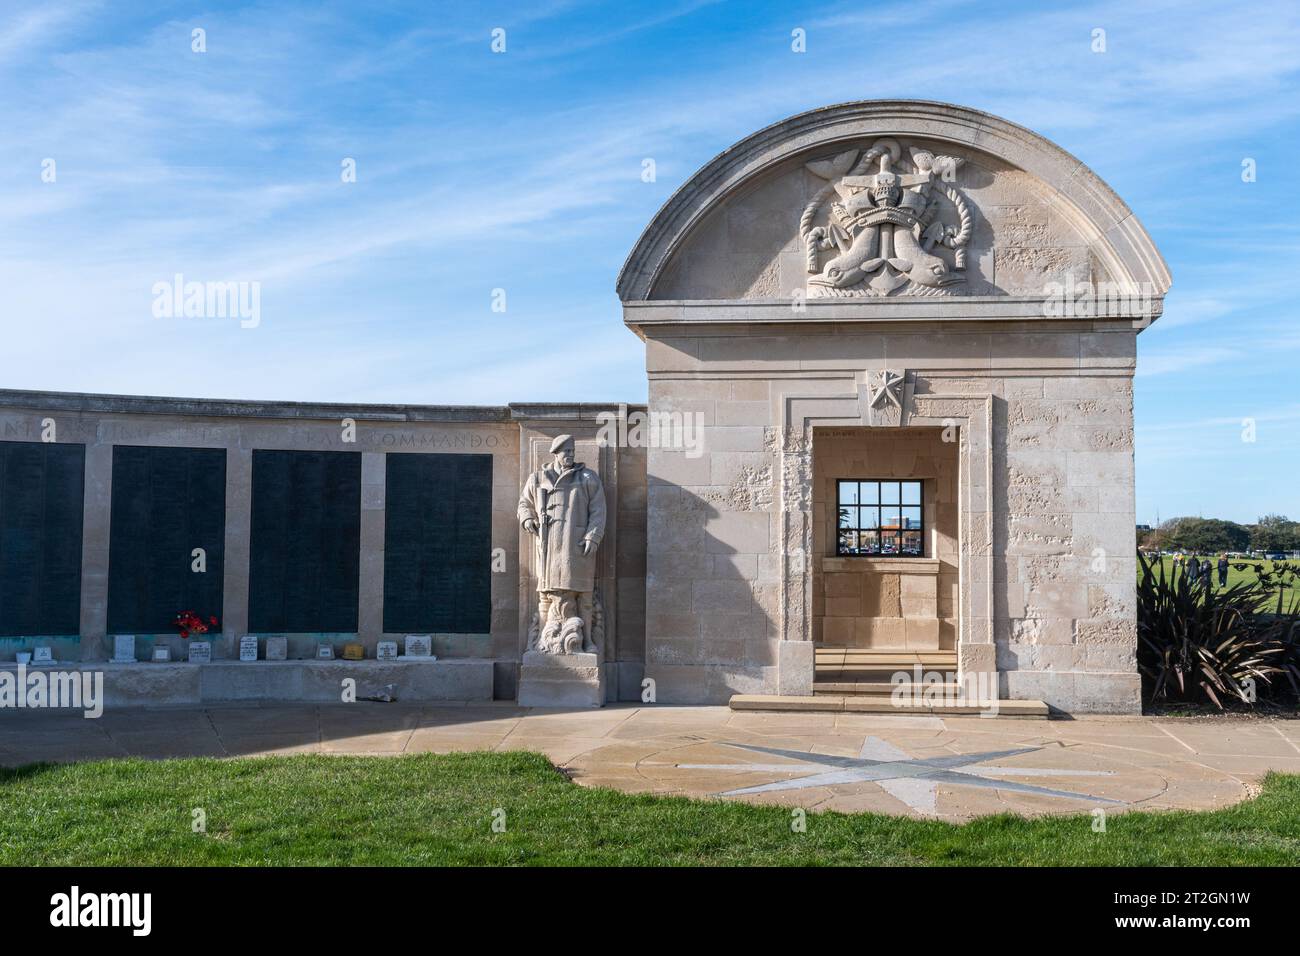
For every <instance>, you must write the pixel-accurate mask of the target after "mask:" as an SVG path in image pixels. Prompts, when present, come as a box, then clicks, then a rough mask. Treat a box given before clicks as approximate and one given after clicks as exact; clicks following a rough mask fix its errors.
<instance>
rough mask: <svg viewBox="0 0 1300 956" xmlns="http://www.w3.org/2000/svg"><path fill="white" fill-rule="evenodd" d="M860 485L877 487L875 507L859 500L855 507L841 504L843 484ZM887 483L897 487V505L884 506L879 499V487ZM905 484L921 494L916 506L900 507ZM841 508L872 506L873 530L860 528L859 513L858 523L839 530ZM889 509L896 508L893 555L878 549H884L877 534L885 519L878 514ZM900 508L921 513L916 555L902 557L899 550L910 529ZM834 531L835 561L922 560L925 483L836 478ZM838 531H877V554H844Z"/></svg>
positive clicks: (880, 534) (882, 537) (924, 540)
mask: <svg viewBox="0 0 1300 956" xmlns="http://www.w3.org/2000/svg"><path fill="white" fill-rule="evenodd" d="M863 484H875V485H876V502H875V504H874V505H873V504H867V505H863V504H862V502H861V501H858V503H857V504H853V505H846V504H843V503H842V501H841V498H842V493H841V489H842V488H843V487H844V485H858V486H861V485H863ZM887 484H896V485H898V504H897V505H893V504H887V503H884V502H882V501H881V500H880V499H881V486H882V485H887ZM904 484H915V485H917V486H918V487H919V488H920V492H921V493H920V495H919V499H920V500H919V502H918V503H917V504H915V505H912V504H906V505H905V504H903V485H904ZM859 493H860V488H859ZM844 507H853V508H863V507H867V508H872V507H874V508H875V509H876V525H875V528H874V529H872V528H870V527H867V528H864V527H863V525H862V516H861V512H859V513H858V520H857V521H856V522H855V523H854V524H853V525H852V526H851V527H848V528H841V525H840V509H841V508H844ZM888 507H896V508H898V509H899V528H898V529H897V537H898V551H896V552H894V553H890V552H887V551H884V550H880V549H883V547H884V535H883V534H882V533H880V532H881V529H882V528H883V523H884V519H883V518H882V517H881V513H880V512H881V509H883V508H888ZM903 508H917V509H919V511H920V515H921V517H920V525H919V528H918V530H919V531H920V536H921V549H920V551H919V552H918V553H916V554H905V553H903V550H902V548H903V541H902V535H903V531H905V530H911V529H910V528H909V529H905V528H903V527H902V509H903ZM833 529H834V530H833V533H834V535H835V556H836V557H838V558H901V559H903V560H908V561H910V560H913V559H916V558H924V557H925V548H926V531H927V530H928V529H927V527H926V523H925V480H924V479H923V478H836V479H835V520H834V526H833ZM841 530H845V531H853V532H856V533H861V532H862V531H864V530H875V531H876V532H877V537H876V547H877V549H878V550H876V551H868V552H863V551H861V550H857V551H847V550H845V549H844V545H843V541H842V538H841V536H840V531H841Z"/></svg>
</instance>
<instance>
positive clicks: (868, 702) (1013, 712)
mask: <svg viewBox="0 0 1300 956" xmlns="http://www.w3.org/2000/svg"><path fill="white" fill-rule="evenodd" d="M730 707H731V709H732V710H737V711H796V712H800V713H832V714H837V713H853V714H878V715H881V716H889V715H894V716H898V717H907V716H915V715H917V714H925V715H927V716H933V717H945V716H947V717H958V716H979V715H984V714H987V712H988V708H984V707H978V706H976V705H973V704H969V705H968V704H944V703H935V704H918V705H916V706H898V705H896V704H894V703H893V702H892V701H891V700H889V699H888V698H881V697H874V696H865V695H864V696H858V697H855V696H838V697H830V696H825V697H823V696H818V697H785V696H779V695H773V696H766V695H759V694H735V695H734V696H732V698H731V701H730ZM1048 715H1049V709H1048V706H1047V704H1045V703H1043V702H1042V701H1041V700H999V701H998V709H997V713H996V714H988V716H991V717H1036V718H1042V719H1046V718H1047V717H1048Z"/></svg>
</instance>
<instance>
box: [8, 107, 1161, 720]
mask: <svg viewBox="0 0 1300 956" xmlns="http://www.w3.org/2000/svg"><path fill="white" fill-rule="evenodd" d="M1169 285H1170V275H1169V272H1168V269H1167V268H1166V266H1165V264H1164V262H1163V260H1162V259H1161V257H1160V254H1159V252H1158V251H1157V250H1156V249H1155V247H1154V245H1153V244H1152V242H1151V239H1150V238H1149V236H1148V235H1147V233H1146V231H1145V230H1144V229H1143V227H1142V226H1141V224H1140V223H1139V221H1138V219H1137V217H1136V216H1135V215H1134V214H1133V213H1132V212H1131V211H1130V210H1129V208H1128V207H1127V206H1126V205H1125V204H1124V203H1123V201H1122V200H1121V199H1120V198H1119V197H1118V196H1116V195H1115V193H1114V192H1112V191H1111V189H1110V188H1109V187H1108V186H1106V184H1105V183H1103V182H1102V181H1101V180H1100V179H1099V178H1098V177H1097V176H1096V175H1095V174H1093V173H1092V172H1091V171H1090V170H1089V169H1088V168H1087V167H1086V166H1085V165H1084V164H1083V163H1082V162H1080V161H1079V160H1077V159H1075V158H1074V157H1072V156H1071V155H1069V154H1068V153H1066V152H1065V151H1063V150H1062V149H1060V148H1059V147H1057V146H1055V145H1053V144H1052V143H1050V142H1048V141H1047V140H1045V139H1043V138H1042V137H1040V136H1038V135H1036V134H1034V133H1032V132H1030V131H1028V130H1026V129H1024V128H1022V127H1019V126H1016V125H1014V124H1013V123H1010V122H1007V121H1006V120H1002V119H999V118H997V117H994V116H990V115H988V114H985V113H981V112H977V111H974V110H969V109H965V108H962V107H958V106H952V105H948V104H942V103H931V102H922V101H864V102H855V103H848V104H843V105H839V106H833V107H827V108H824V109H818V110H813V111H811V112H808V113H803V114H800V115H798V116H795V117H793V118H791V119H788V120H786V121H784V122H781V123H778V124H776V125H774V126H771V127H768V128H767V129H764V130H761V131H759V132H758V133H755V134H754V135H752V136H750V137H748V138H747V139H745V140H743V141H741V142H740V143H738V144H736V145H735V146H733V147H731V148H730V149H728V150H727V151H725V152H724V153H722V154H721V155H719V156H717V157H716V158H714V159H713V160H711V161H710V162H709V163H708V164H707V165H705V166H704V167H703V168H702V169H701V170H700V171H699V172H697V173H696V174H695V175H694V176H693V177H692V178H691V179H690V180H689V181H688V182H687V183H686V184H685V185H684V186H682V188H680V189H679V190H678V191H677V192H676V193H675V194H674V195H673V196H672V198H671V199H669V201H668V202H667V203H666V204H665V205H664V207H663V208H662V209H661V210H660V211H659V213H658V214H657V215H656V216H655V217H654V219H653V220H652V222H651V223H650V224H649V226H648V227H647V228H646V230H645V232H644V233H643V235H642V236H641V238H640V239H639V240H638V242H637V243H636V245H635V247H634V248H633V250H632V252H631V254H630V256H629V257H628V260H627V263H626V265H625V266H624V268H623V271H622V273H621V274H620V276H619V277H618V281H617V291H618V296H619V299H620V300H621V302H622V306H623V321H624V322H625V323H626V325H627V326H628V328H629V329H630V330H631V332H632V333H635V334H636V335H637V336H639V337H640V338H641V339H642V340H643V341H644V343H645V354H646V371H647V375H648V377H649V401H648V404H647V405H627V404H611V405H556V404H527V403H518V404H510V405H502V406H493V407H470V406H437V407H430V406H405V405H403V406H397V405H383V406H376V405H368V406H355V405H324V404H302V403H287V402H286V403H273V404H268V403H259V402H243V401H215V400H196V399H176V398H143V397H124V396H98V395H84V394H71V393H53V392H20V391H0V662H7V663H0V666H3V667H13V666H15V665H14V663H13V662H14V660H15V658H16V657H17V656H18V655H19V654H23V655H25V654H26V653H29V652H31V651H32V650H34V649H35V648H38V647H50V648H52V649H53V654H54V657H55V659H56V662H58V663H59V664H61V665H63V666H78V667H83V668H84V667H95V668H98V669H102V670H103V671H104V672H105V675H106V684H107V688H108V697H109V703H110V705H113V704H129V703H151V702H152V703H166V702H192V701H204V700H229V699H285V700H294V699H300V700H331V699H337V698H338V695H339V686H340V681H341V680H343V679H347V678H352V679H354V680H355V681H356V686H357V688H358V693H360V694H363V695H366V694H374V693H381V692H383V691H385V690H386V689H387V690H388V692H390V693H396V695H397V696H399V697H402V698H404V699H428V700H486V699H492V698H497V699H516V698H517V699H519V700H520V701H521V702H527V703H538V704H546V703H551V704H555V705H560V706H581V705H586V706H589V705H591V704H593V703H599V702H600V701H602V700H605V701H615V700H642V699H646V698H647V695H650V696H653V699H655V700H656V701H658V702H659V703H703V702H707V703H725V702H727V701H728V700H731V699H732V698H733V697H736V698H737V701H738V702H741V701H747V702H751V703H752V702H753V701H754V700H755V698H775V697H784V698H807V699H808V700H807V703H808V705H809V706H815V704H816V702H817V701H820V700H825V699H843V698H845V697H848V698H852V697H854V696H856V695H858V694H868V693H870V692H873V691H872V690H871V688H870V687H869V686H868V685H873V684H876V685H878V682H877V681H875V680H874V679H875V678H881V679H884V680H887V679H888V676H889V674H890V673H891V672H893V671H897V670H900V669H902V670H906V669H909V668H912V667H913V666H919V667H921V668H923V669H924V670H925V671H938V672H941V673H945V674H949V673H950V674H955V675H960V676H961V678H962V679H965V678H967V677H969V676H971V675H984V676H985V677H987V678H988V680H989V681H990V682H991V683H992V685H993V686H995V687H996V690H997V693H998V695H999V696H1000V697H1002V698H1004V699H1006V700H1008V701H1042V702H1045V703H1046V704H1047V705H1049V706H1051V707H1053V708H1057V709H1060V710H1064V711H1076V712H1082V711H1103V712H1133V711H1136V710H1137V709H1138V708H1139V686H1140V685H1139V678H1138V674H1137V670H1136V665H1135V659H1134V655H1135V647H1136V637H1135V584H1134V582H1135V575H1136V568H1135V556H1134V544H1135V535H1134V527H1135V520H1134V497H1133V481H1134V476H1133V372H1134V366H1135V357H1136V338H1137V334H1138V333H1139V332H1140V331H1141V330H1142V329H1144V328H1145V327H1146V326H1147V325H1149V324H1150V323H1151V322H1152V321H1154V320H1155V319H1156V318H1157V317H1158V316H1159V314H1160V312H1161V309H1162V302H1163V296H1164V294H1165V292H1166V291H1167V290H1168V288H1169ZM615 398H617V396H615ZM556 548H559V549H561V550H560V552H557V551H556V550H555V549H556ZM557 555H558V556H557ZM557 561H558V562H560V563H558V564H557ZM539 562H544V565H541V566H539ZM575 568H576V569H578V570H577V571H574V570H573V569H575ZM543 570H544V573H541V574H540V575H539V572H541V571H543ZM548 582H549V583H548ZM588 588H590V590H588ZM539 589H540V590H539ZM182 610H193V611H195V613H196V614H197V615H199V616H200V617H202V618H204V619H208V618H209V617H213V618H216V619H217V621H218V624H217V625H216V626H215V627H213V628H212V629H211V633H210V634H208V635H205V636H210V637H212V638H213V644H214V647H213V653H212V658H213V659H212V661H211V662H210V663H197V664H196V663H188V662H187V661H186V643H187V641H186V639H183V638H181V637H180V636H179V635H178V634H177V633H176V630H175V629H174V627H173V626H172V621H173V620H174V617H175V615H176V614H177V613H178V612H180V611H182ZM125 635H129V636H132V637H134V638H135V648H134V655H135V657H136V658H137V660H138V662H137V663H111V662H110V658H112V657H113V656H114V649H115V646H116V639H117V638H119V637H122V636H125ZM250 635H251V636H255V637H256V638H258V639H259V641H261V642H262V646H263V652H262V654H261V655H260V656H263V657H264V656H265V650H264V648H265V642H266V640H267V639H268V638H286V639H287V654H286V658H287V659H286V660H283V661H281V660H258V661H257V662H256V663H253V662H250V661H240V660H239V656H240V654H239V644H240V638H241V637H248V636H250ZM408 635H431V643H432V652H433V653H432V657H433V658H436V659H430V658H427V657H421V656H419V655H418V654H416V653H415V649H416V647H417V646H418V644H417V645H412V647H411V648H410V649H411V651H412V653H410V654H406V653H401V654H400V655H399V656H398V657H397V658H396V659H385V660H376V659H375V658H376V657H377V656H379V655H380V650H381V646H383V645H387V644H388V642H397V643H398V644H399V646H403V645H404V642H405V640H406V638H407V636H408ZM190 639H191V640H192V639H193V635H192V636H191V638H190ZM322 645H329V646H330V647H331V648H332V649H333V651H334V656H335V659H334V660H319V659H317V658H318V655H319V653H320V648H321V646H322ZM349 645H360V648H359V651H358V650H357V649H355V648H353V649H352V650H350V651H349V653H350V654H351V655H352V656H356V654H357V653H358V652H359V653H360V655H361V656H362V658H363V659H361V660H344V659H342V656H343V651H344V649H345V648H347V647H348V646H349ZM277 646H278V644H277ZM162 647H165V648H167V649H168V651H169V656H170V659H171V660H170V662H167V663H155V662H154V661H153V651H154V649H155V648H162ZM389 653H391V651H390V652H389ZM385 656H387V655H385ZM571 687H577V688H579V690H580V692H577V693H571V692H570V688H571ZM874 692H875V693H878V692H879V687H878V686H876V687H875V690H874ZM877 699H879V698H877ZM884 699H886V700H887V699H888V698H884ZM761 703H762V701H761V700H760V701H759V705H761ZM787 703H788V704H789V705H790V706H794V705H797V704H798V702H797V701H787ZM736 705H739V704H736Z"/></svg>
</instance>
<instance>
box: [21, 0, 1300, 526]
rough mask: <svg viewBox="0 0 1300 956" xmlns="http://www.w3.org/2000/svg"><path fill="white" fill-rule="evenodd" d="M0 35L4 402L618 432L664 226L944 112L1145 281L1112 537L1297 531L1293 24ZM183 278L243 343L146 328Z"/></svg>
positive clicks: (1028, 15) (1012, 17)
mask: <svg viewBox="0 0 1300 956" xmlns="http://www.w3.org/2000/svg"><path fill="white" fill-rule="evenodd" d="M0 10H2V11H3V12H2V13H0V75H2V77H3V80H2V82H3V83H4V89H6V90H7V91H8V95H6V96H3V97H0V121H2V122H3V129H4V131H5V135H4V136H3V137H0V157H2V161H0V244H2V246H0V248H2V252H0V283H2V284H3V288H4V290H5V301H6V304H7V308H6V310H5V319H4V336H3V338H0V384H2V385H4V386H7V387H11V388H36V389H55V390H76V391H93V392H121V393H131V394H162V395H196V396H212V397H229V398H283V399H302V400H331V401H357V402H383V401H394V402H416V403H439V402H447V403H488V404H497V403H504V402H507V401H547V400H554V401H565V400H589V401H611V400H613V401H618V400H630V401H638V400H643V399H644V397H645V375H644V366H643V359H642V351H641V346H640V343H639V342H638V340H637V339H636V338H635V337H634V336H633V335H632V334H631V333H630V332H628V331H626V330H625V329H624V327H623V325H622V323H621V320H620V313H619V307H618V301H617V298H616V296H615V295H614V280H615V277H616V275H617V273H618V269H619V267H620V266H621V264H622V262H623V259H624V257H625V256H626V254H627V252H628V250H629V249H630V248H631V246H632V244H633V243H634V242H635V240H636V238H637V236H638V235H639V233H640V231H641V229H642V227H643V226H644V225H645V223H646V222H648V221H649V219H650V217H651V216H652V215H653V214H654V212H655V211H656V210H657V209H658V208H659V206H660V205H661V204H662V203H663V201H664V200H665V199H666V198H667V197H668V196H669V195H670V194H671V193H672V191H673V190H674V189H676V188H677V186H679V185H680V184H681V183H682V182H683V181H684V180H685V179H686V178H687V177H689V176H690V175H691V173H693V172H694V171H695V170H696V169H697V168H698V167H699V166H701V165H702V164H703V163H704V162H706V161H707V160H708V159H709V158H710V157H712V156H713V155H715V154H716V153H717V152H719V151H720V150H722V149H725V148H726V147H727V146H729V145H730V144H732V143H734V142H735V141H736V140H738V139H740V138H741V137H743V136H745V135H747V134H748V133H750V132H752V131H754V130H756V129H758V128H760V127H762V126H765V125H767V124H769V123H772V122H774V121H777V120H779V119H782V118H784V117H786V116H789V115H791V114H793V113H797V112H800V111H802V110H805V109H809V108H812V107H816V106H821V105H826V104H829V103H836V102H842V101H845V100H852V99H869V98H879V97H917V98H924V99H937V100H946V101H950V102H955V103H960V104H963V105H967V106H972V107H975V108H978V109H983V110H988V111H990V112H992V113H995V114H998V115H1000V116H1004V117H1006V118H1008V119H1010V120H1013V121H1015V122H1017V123H1021V124H1023V125H1025V126H1028V127H1030V128H1031V129H1034V130H1037V131H1038V132H1040V133H1042V134H1043V135H1045V136H1047V137H1048V138H1050V139H1053V140H1055V141H1056V142H1058V143H1060V144H1061V145H1062V146H1063V147H1064V148H1066V149H1067V150H1069V151H1071V152H1072V153H1074V154H1075V155H1077V156H1079V157H1080V158H1081V159H1082V160H1083V161H1084V162H1086V163H1087V164H1088V165H1090V166H1091V167H1092V168H1093V169H1094V170H1095V171H1096V172H1097V173H1098V174H1099V175H1101V176H1102V178H1104V179H1105V180H1106V181H1107V182H1109V183H1110V184H1111V185H1112V186H1113V187H1114V188H1115V190H1116V191H1117V192H1118V193H1119V194H1120V195H1121V196H1122V197H1123V198H1124V199H1125V200H1126V201H1127V202H1128V203H1129V205H1130V206H1132V207H1133V209H1134V210H1135V211H1136V212H1137V214H1138V215H1139V217H1140V218H1141V219H1142V221H1143V222H1144V224H1145V225H1146V227H1147V229H1148V230H1149V231H1150V232H1151V234H1152V236H1153V237H1154V238H1155V241H1156V243H1157V245H1158V246H1159V247H1160V248H1161V250H1162V251H1163V253H1164V255H1165V258H1166V259H1167V260H1168V262H1169V264H1170V268H1171V269H1172V271H1173V274H1174V290H1173V292H1172V293H1171V295H1170V296H1169V298H1168V300H1167V301H1166V308H1165V315H1164V317H1163V318H1162V319H1161V320H1160V321H1159V322H1157V323H1156V325H1155V326H1154V327H1153V328H1151V329H1150V330H1148V331H1146V332H1144V333H1143V334H1142V335H1141V337H1140V339H1139V371H1138V379H1137V386H1136V402H1137V449H1138V451H1137V460H1138V518H1139V520H1141V521H1151V520H1153V519H1154V518H1155V517H1156V514H1157V511H1158V513H1159V515H1160V516H1161V517H1162V518H1168V517H1171V516H1174V515H1178V514H1204V515H1206V516H1220V517H1227V518H1232V519H1235V520H1243V521H1250V520H1254V519H1255V518H1256V517H1258V516H1259V515H1260V514H1263V513H1266V512H1282V513H1288V514H1290V515H1291V516H1292V517H1300V491H1298V490H1297V489H1300V482H1298V481H1297V480H1296V476H1297V474H1300V467H1298V466H1300V390H1298V389H1297V388H1296V378H1297V370H1298V366H1300V326H1298V325H1297V319H1298V317H1300V309H1298V308H1297V306H1296V304H1295V298H1296V296H1295V292H1296V289H1297V282H1296V279H1295V276H1296V274H1297V272H1300V264H1298V263H1297V257H1300V215H1298V214H1300V198H1298V197H1300V193H1298V191H1297V188H1296V178H1295V176H1294V173H1293V172H1292V167H1293V165H1294V162H1295V156H1296V154H1297V152H1298V151H1300V150H1298V147H1300V135H1297V133H1298V129H1300V123H1298V119H1297V118H1298V114H1300V58H1298V56H1297V51H1300V8H1298V7H1296V6H1295V5H1291V4H1282V3H1278V4H1272V5H1269V6H1268V7H1267V8H1266V9H1265V8H1261V7H1260V6H1258V5H1246V4H1239V5H1234V4H1232V3H1225V2H1197V0H1191V2H1178V3H1135V2H1132V0H1129V2H1122V3H1102V4H1073V5H1055V4H1043V3H1024V4H1015V3H993V2H971V3H959V2H925V0H918V2H910V3H879V4H872V5H867V4H863V3H834V2H822V3H817V4H808V5H801V4H792V3H763V2H746V3H731V2H717V3H709V2H677V3H674V2H664V3H655V4H645V5H634V4H631V3H611V4H597V3H580V2H552V3H546V2H539V3H531V4H522V3H514V4H461V3H454V4H453V3H447V4H436V3H384V4H380V3H326V4H320V5H318V4H316V3H301V4H297V3H262V4H236V3H231V4H222V5H212V6H205V5H202V4H181V3H157V4H150V3H114V4H107V3H104V4H99V3H92V2H60V0H47V2H40V3H31V4H23V3H11V2H7V3H3V4H0ZM496 27H501V28H504V29H505V30H506V52H505V53H504V54H494V53H492V51H491V49H490V46H489V44H490V41H491V36H490V34H491V31H492V29H493V28H496ZM796 27H800V28H803V29H804V30H805V31H806V33H807V52H806V53H802V54H796V53H793V52H792V51H791V48H790V46H791V31H792V30H793V29H794V28H796ZM195 28H202V29H203V30H204V31H206V43H207V52H206V53H202V54H197V53H194V52H192V50H191V31H192V30H193V29H195ZM1096 28H1101V29H1104V30H1105V31H1106V47H1107V49H1106V52H1105V53H1101V54H1098V53H1093V52H1092V49H1091V44H1092V31H1093V30H1094V29H1096ZM348 157H350V158H353V159H355V160H356V164H357V181H356V182H355V183H347V184H345V183H343V182H341V180H340V168H341V163H342V161H343V159H344V158H348ZM647 157H650V158H653V159H654V160H655V162H656V166H657V174H658V175H657V180H656V181H655V182H653V183H646V182H643V181H642V179H641V175H640V174H641V168H642V165H641V164H642V160H643V159H645V158H647ZM1246 157H1249V158H1252V159H1254V160H1255V162H1256V164H1257V170H1258V174H1257V181H1256V182H1253V183H1243V182H1242V180H1241V163H1242V160H1243V159H1244V158H1246ZM48 158H52V159H54V160H55V163H56V166H55V169H56V174H57V178H56V180H55V181H54V182H52V183H51V182H42V179H41V171H42V163H43V161H44V160H45V159H48ZM178 272H179V273H182V274H184V275H186V277H187V278H191V279H194V278H197V279H203V280H209V279H215V280H221V279H235V280H256V281H258V282H260V283H261V296H262V298H261V316H262V318H261V324H260V325H259V326H258V327H257V328H256V329H241V328H240V327H239V325H238V323H237V322H234V321H230V320H188V321H185V320H176V321H168V320H159V319H156V318H154V316H153V315H152V311H151V305H152V293H151V290H152V287H153V285H154V283H156V282H158V281H160V280H170V278H171V277H172V276H173V275H174V274H175V273H178ZM494 288H504V289H505V290H506V294H507V306H508V308H507V311H506V312H505V313H499V312H493V311H492V309H491V294H492V290H493V289H494ZM574 343H579V345H578V346H577V347H576V349H575V346H574ZM1246 418H1250V419H1253V420H1254V422H1255V441H1254V442H1245V441H1243V440H1242V432H1243V427H1242V421H1243V419H1246Z"/></svg>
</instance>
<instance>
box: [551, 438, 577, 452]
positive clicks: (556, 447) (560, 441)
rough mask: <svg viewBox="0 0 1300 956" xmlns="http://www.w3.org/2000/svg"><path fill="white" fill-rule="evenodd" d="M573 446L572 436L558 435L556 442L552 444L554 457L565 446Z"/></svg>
mask: <svg viewBox="0 0 1300 956" xmlns="http://www.w3.org/2000/svg"><path fill="white" fill-rule="evenodd" d="M572 444H573V436H572V435H556V436H555V441H553V442H551V454H552V455H554V454H555V453H556V452H557V451H559V450H560V449H561V448H563V447H564V446H565V445H572Z"/></svg>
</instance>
